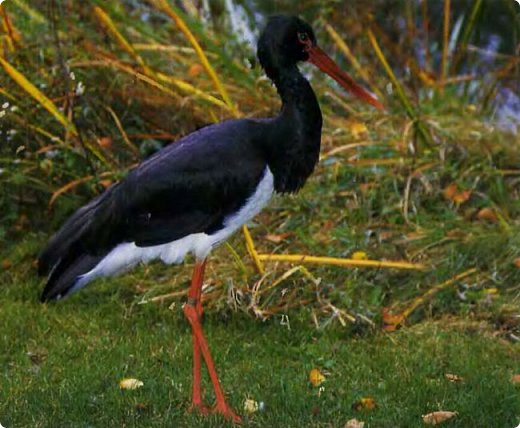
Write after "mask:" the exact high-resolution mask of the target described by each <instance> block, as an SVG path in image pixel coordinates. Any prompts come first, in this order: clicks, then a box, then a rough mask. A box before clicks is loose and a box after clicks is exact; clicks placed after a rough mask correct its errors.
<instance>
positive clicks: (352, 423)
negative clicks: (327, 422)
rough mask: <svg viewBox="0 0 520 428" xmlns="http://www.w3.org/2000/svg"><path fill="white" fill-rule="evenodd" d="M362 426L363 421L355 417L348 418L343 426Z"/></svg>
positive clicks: (361, 427)
mask: <svg viewBox="0 0 520 428" xmlns="http://www.w3.org/2000/svg"><path fill="white" fill-rule="evenodd" d="M364 426H365V423H364V422H361V421H358V420H357V419H350V420H349V421H347V423H346V424H345V426H344V427H343V428H363V427H364Z"/></svg>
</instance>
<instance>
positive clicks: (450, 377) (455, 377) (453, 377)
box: [444, 373, 464, 383]
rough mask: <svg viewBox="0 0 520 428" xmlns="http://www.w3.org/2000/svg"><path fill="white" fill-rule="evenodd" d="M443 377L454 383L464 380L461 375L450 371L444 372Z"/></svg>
mask: <svg viewBox="0 0 520 428" xmlns="http://www.w3.org/2000/svg"><path fill="white" fill-rule="evenodd" d="M444 377H445V378H446V379H448V380H449V381H450V382H453V383H456V382H464V378H463V377H461V376H458V375H456V374H452V373H446V374H445V375H444Z"/></svg>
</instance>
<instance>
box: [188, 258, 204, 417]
mask: <svg viewBox="0 0 520 428" xmlns="http://www.w3.org/2000/svg"><path fill="white" fill-rule="evenodd" d="M205 267H206V261H203V262H201V263H199V262H197V263H196V265H195V269H194V271H193V276H192V278H191V287H190V290H189V292H188V304H190V305H194V306H195V310H196V312H197V316H198V318H199V319H200V318H201V317H202V303H201V302H200V296H201V292H202V280H203V278H204V269H205ZM191 409H192V410H196V411H198V412H200V413H203V414H206V413H209V409H208V408H207V407H206V406H204V405H203V404H202V390H201V383H200V346H199V341H198V339H197V337H196V336H195V334H193V385H192V395H191Z"/></svg>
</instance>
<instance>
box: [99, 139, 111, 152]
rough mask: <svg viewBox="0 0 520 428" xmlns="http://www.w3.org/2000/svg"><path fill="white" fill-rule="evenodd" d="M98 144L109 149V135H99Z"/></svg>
mask: <svg viewBox="0 0 520 428" xmlns="http://www.w3.org/2000/svg"><path fill="white" fill-rule="evenodd" d="M99 145H100V146H101V147H103V148H104V149H107V150H110V149H111V148H112V138H110V137H101V138H100V139H99Z"/></svg>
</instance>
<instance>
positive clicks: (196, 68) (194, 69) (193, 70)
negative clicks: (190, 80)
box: [188, 63, 204, 77]
mask: <svg viewBox="0 0 520 428" xmlns="http://www.w3.org/2000/svg"><path fill="white" fill-rule="evenodd" d="M203 71H204V68H202V65H200V64H198V63H195V64H193V65H192V66H191V67H190V68H189V70H188V76H190V77H196V76H198V75H199V74H200V73H202V72H203Z"/></svg>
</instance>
